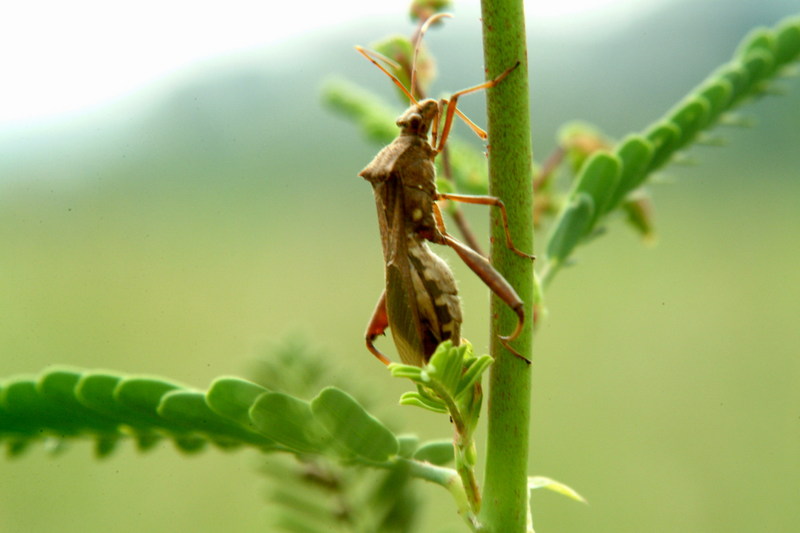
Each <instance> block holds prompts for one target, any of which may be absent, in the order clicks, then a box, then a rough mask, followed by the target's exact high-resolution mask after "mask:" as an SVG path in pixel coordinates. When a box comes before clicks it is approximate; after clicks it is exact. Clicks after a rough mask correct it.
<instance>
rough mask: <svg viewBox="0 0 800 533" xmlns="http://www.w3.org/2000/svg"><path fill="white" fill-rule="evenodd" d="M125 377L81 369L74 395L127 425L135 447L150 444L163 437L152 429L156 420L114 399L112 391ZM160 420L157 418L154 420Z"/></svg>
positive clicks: (142, 449)
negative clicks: (133, 438)
mask: <svg viewBox="0 0 800 533" xmlns="http://www.w3.org/2000/svg"><path fill="white" fill-rule="evenodd" d="M123 379H125V376H123V375H119V374H112V373H110V372H104V371H91V370H90V371H85V372H84V373H83V376H82V377H81V380H80V381H79V382H78V384H77V385H76V386H75V398H76V399H77V400H78V401H79V402H80V403H81V404H82V405H84V406H86V407H88V408H90V409H92V410H93V411H96V412H98V413H102V414H104V415H105V416H107V417H108V418H112V419H114V420H117V421H119V423H121V424H125V425H126V426H127V427H129V428H130V429H131V430H132V431H133V433H134V436H135V438H136V444H137V447H138V448H139V450H141V451H145V450H148V449H150V448H152V447H154V446H155V445H156V444H157V443H158V442H159V441H160V440H161V439H162V438H163V437H162V436H161V435H160V434H159V433H157V432H156V428H157V425H158V424H157V423H155V422H156V421H154V420H151V419H148V420H145V419H144V417H143V416H142V414H141V413H139V412H138V411H136V410H134V409H131V408H130V407H127V406H125V405H123V404H121V403H119V402H117V400H116V398H115V396H114V393H115V391H116V390H117V387H118V386H119V384H120V382H121V381H122V380H123ZM157 422H158V423H160V420H159V421H157Z"/></svg>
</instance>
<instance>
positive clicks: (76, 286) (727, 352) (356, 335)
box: [0, 0, 800, 533]
mask: <svg viewBox="0 0 800 533" xmlns="http://www.w3.org/2000/svg"><path fill="white" fill-rule="evenodd" d="M795 7H796V6H795ZM791 12H792V2H783V1H781V2H778V1H776V2H770V3H762V4H758V5H756V4H755V3H749V2H723V1H721V0H719V1H710V2H698V3H689V2H674V3H672V4H667V5H666V6H665V7H663V8H662V9H661V10H659V11H657V12H654V13H652V14H651V15H649V16H648V17H646V18H644V19H641V20H636V21H635V23H632V24H631V25H630V26H628V27H626V28H624V29H617V30H616V31H614V32H608V33H605V34H602V35H600V34H597V35H586V36H585V37H583V38H580V39H575V37H574V36H572V37H570V38H569V39H565V38H564V37H561V36H559V35H558V34H557V33H555V32H549V33H548V32H547V31H537V26H536V24H535V22H534V23H532V24H530V25H529V26H530V27H531V43H530V64H531V76H532V93H533V98H534V99H533V109H532V111H533V119H534V128H535V133H534V151H535V154H536V155H537V159H538V160H543V159H544V158H545V157H546V155H547V154H548V153H549V151H550V150H552V149H553V147H554V136H555V132H556V130H557V128H558V126H559V125H560V124H562V123H564V122H565V121H568V120H572V119H576V118H579V119H585V120H588V121H590V122H593V123H595V124H597V125H598V126H599V127H601V128H602V129H603V130H604V131H605V132H607V133H608V134H609V135H612V136H616V137H621V136H622V135H624V134H626V133H628V132H631V131H640V130H642V129H643V128H644V127H645V126H646V125H647V124H648V123H649V122H651V121H652V120H655V119H656V118H658V117H659V116H661V115H662V114H663V113H664V112H665V111H666V110H667V109H668V108H669V107H670V106H671V105H672V104H673V103H675V102H676V101H677V100H679V99H680V98H681V97H682V96H683V95H684V94H685V93H686V92H687V91H688V90H690V89H691V88H692V87H693V86H694V85H696V84H697V83H698V82H699V81H701V80H702V79H703V78H704V77H705V76H706V75H707V74H708V73H709V72H710V71H711V70H713V68H714V67H716V66H717V65H719V64H722V63H723V62H725V61H727V60H728V59H729V57H730V56H731V54H732V52H733V50H734V48H735V46H736V44H737V43H738V42H739V40H740V39H741V38H742V37H743V36H744V34H745V33H746V31H747V30H748V29H749V28H751V27H753V26H755V25H758V24H766V25H773V24H774V23H775V22H777V20H779V19H780V18H781V17H783V16H785V15H787V14H791ZM456 13H457V14H458V18H456V19H454V20H453V21H452V24H451V23H450V22H448V23H447V26H446V27H445V28H444V29H441V30H435V31H433V32H431V34H430V36H429V39H428V44H429V46H430V47H431V49H432V51H433V52H434V53H435V54H436V55H437V57H438V59H439V70H440V73H441V76H440V78H439V81H438V85H437V87H436V88H437V89H438V90H441V91H446V90H452V89H456V88H461V87H465V86H468V85H470V84H473V83H475V82H477V81H479V80H480V79H481V77H482V68H481V63H482V60H481V52H480V35H479V33H478V32H479V26H478V24H477V22H476V14H474V13H472V12H466V13H465V12H459V11H458V10H456ZM539 29H540V30H541V28H539ZM397 31H401V32H404V33H410V31H411V25H410V23H408V22H407V21H406V20H384V19H380V20H376V21H367V22H365V23H363V24H361V25H357V26H353V27H344V28H338V29H335V30H329V31H327V32H315V34H314V35H307V36H304V37H302V38H298V39H295V40H293V41H291V42H288V43H283V44H282V45H281V46H280V47H273V48H269V49H263V50H252V51H249V52H246V53H241V54H237V55H231V56H225V57H220V58H217V59H214V60H208V61H206V62H203V63H201V64H197V65H194V66H192V67H189V68H186V69H184V70H182V71H180V72H176V73H174V74H173V75H171V76H170V77H168V78H165V79H163V80H161V81H159V82H157V83H154V84H151V85H150V86H148V87H147V88H145V89H142V90H140V91H138V92H136V93H133V94H130V95H128V96H126V97H125V98H122V99H120V100H118V101H116V102H114V103H111V104H106V105H103V106H102V107H98V108H95V109H93V110H92V111H87V112H85V113H82V114H75V115H72V116H71V117H70V118H65V119H62V120H52V121H39V122H37V123H35V124H31V125H27V126H19V125H17V126H15V127H14V128H8V127H5V128H4V127H0V243H2V247H1V248H0V274H1V275H0V295H1V298H0V353H2V356H1V357H0V375H4V376H7V375H11V374H16V373H35V372H38V371H40V370H42V369H44V368H45V367H47V366H48V365H52V364H59V363H60V364H73V365H78V366H83V367H91V368H111V369H116V370H119V371H124V372H133V373H148V374H158V375H164V376H168V377H171V378H174V379H177V380H180V381H182V382H184V383H187V384H190V385H193V386H196V387H199V388H204V387H206V386H207V385H208V383H209V382H210V380H211V379H213V378H214V377H216V376H219V375H222V374H236V375H242V376H246V375H247V372H248V369H249V368H250V366H249V365H251V364H252V361H253V360H255V359H256V358H257V357H259V356H263V354H265V353H267V352H268V351H269V346H270V345H272V344H273V343H280V342H282V341H285V340H286V339H292V338H297V337H300V338H305V339H307V340H308V343H309V344H310V345H311V346H313V347H315V348H318V349H323V350H325V351H326V352H327V353H328V354H329V357H330V361H331V362H332V364H334V365H335V366H338V367H340V369H341V371H342V373H343V374H347V375H349V376H350V377H351V378H353V379H355V380H358V381H360V382H362V384H363V385H364V386H366V387H371V388H373V389H374V390H375V391H380V404H379V407H378V408H377V410H378V411H379V412H381V413H386V414H387V416H393V417H396V418H398V419H401V420H404V424H405V428H406V429H407V430H410V431H415V432H417V433H420V434H421V435H422V436H423V437H424V438H434V437H447V436H449V429H448V427H447V425H446V421H445V420H443V419H442V418H441V417H437V416H435V415H432V414H430V413H425V412H421V411H415V410H414V409H411V408H403V409H401V408H399V407H395V406H394V405H395V403H396V400H397V398H398V396H399V394H400V393H401V392H402V391H403V390H405V389H406V385H405V384H404V383H401V382H397V381H395V380H392V379H391V378H390V377H389V375H388V373H387V372H386V370H385V369H384V368H383V367H382V365H380V364H379V363H377V362H376V361H375V360H374V359H373V358H372V357H371V356H370V355H369V354H368V353H367V352H366V351H365V350H364V348H363V340H362V333H363V329H364V327H365V325H366V322H367V320H368V318H369V316H370V313H371V311H372V309H373V306H374V304H375V301H376V299H377V297H378V295H379V293H380V290H381V286H382V283H383V269H382V268H383V267H382V262H381V252H380V242H379V240H378V231H377V227H376V224H375V214H374V203H373V201H372V191H371V189H370V187H369V186H368V185H367V184H366V183H364V182H363V180H361V179H360V178H358V177H357V173H358V171H359V170H360V169H361V168H362V167H363V166H364V165H365V164H366V163H367V162H368V161H369V160H370V158H371V157H372V155H373V154H374V153H375V152H376V150H377V148H376V147H374V146H370V145H368V144H367V143H365V142H364V141H363V140H362V139H361V138H360V135H359V133H358V132H357V131H356V129H355V128H354V127H353V126H351V125H350V124H348V123H346V122H345V121H342V120H341V119H339V118H337V117H335V116H333V115H331V114H330V113H329V112H327V111H325V110H323V109H322V108H321V106H320V104H319V91H320V87H321V84H322V82H323V80H325V79H327V78H328V77H330V76H332V75H336V76H342V77H348V78H349V79H350V80H353V81H355V82H357V83H359V84H361V85H363V86H365V87H368V88H370V89H374V90H375V91H376V92H378V93H379V94H382V95H384V96H386V98H387V99H388V98H390V97H392V96H394V95H393V92H392V90H391V88H390V84H389V83H388V82H387V80H386V79H385V78H383V77H382V75H381V74H380V73H378V72H377V70H375V69H374V68H372V67H370V66H369V65H368V64H367V63H366V62H365V61H364V60H363V59H361V58H360V57H358V56H357V55H356V54H355V53H354V52H353V50H352V45H353V44H355V43H361V44H367V43H369V42H371V41H373V40H375V39H377V38H380V37H382V36H384V35H386V34H388V33H394V32H397ZM783 86H784V87H786V88H787V89H788V95H787V96H782V97H770V98H767V99H764V100H763V101H759V102H757V103H756V104H755V105H748V106H747V107H745V108H744V109H743V114H744V115H745V116H747V117H749V118H751V119H752V120H754V121H755V122H756V124H757V126H756V127H755V128H752V129H732V128H719V129H717V130H716V131H715V133H719V134H721V135H723V136H724V137H725V138H726V139H727V140H728V142H729V145H728V146H727V147H725V148H721V149H720V148H707V147H696V148H694V149H693V150H692V151H691V155H692V157H693V159H695V160H696V161H697V164H696V165H695V166H675V165H672V166H669V167H667V169H666V172H665V173H663V175H662V177H663V178H664V179H663V180H662V183H660V184H657V185H654V186H653V187H652V188H651V191H652V192H653V194H654V197H655V201H656V216H657V219H656V223H657V228H658V232H659V242H658V246H657V247H655V248H652V249H648V248H645V247H643V246H641V244H640V243H639V242H638V240H637V239H636V237H635V236H634V235H633V234H632V233H631V232H630V231H628V230H627V228H624V227H623V225H622V224H621V223H620V222H619V221H617V222H616V223H612V224H611V225H610V228H609V229H610V230H611V231H610V232H609V234H608V235H606V236H604V237H602V238H601V239H599V240H597V241H596V242H594V243H592V244H591V245H590V246H587V247H585V248H581V249H580V250H579V251H578V259H579V263H578V265H577V266H576V267H575V268H571V269H567V270H565V271H563V272H562V273H561V275H560V276H559V277H558V278H557V280H556V282H555V284H554V285H553V287H552V289H551V290H550V291H549V293H548V295H547V296H548V302H547V303H548V306H549V312H550V314H549V317H548V319H547V320H546V321H545V322H544V323H543V325H542V328H541V332H540V335H539V338H538V340H537V345H536V348H535V357H534V367H533V371H534V397H533V413H534V419H533V421H532V439H533V441H532V447H531V473H532V474H540V475H547V476H550V477H554V478H556V479H558V480H560V481H563V482H566V483H568V484H570V485H571V486H573V487H574V488H576V489H577V490H578V491H580V492H581V493H582V494H583V495H584V496H586V497H587V498H588V499H589V502H590V505H589V506H582V505H579V504H576V503H573V502H571V501H568V500H566V499H563V498H561V497H558V496H554V495H550V494H537V495H535V496H534V502H535V524H536V528H537V531H538V532H539V533H547V532H555V531H559V532H561V533H566V532H589V531H591V532H597V531H615V532H617V533H625V532H631V533H633V532H643V531H647V532H651V533H657V532H673V531H698V532H716V531H725V532H731V531H759V532H760V531H765V532H766V531H769V532H793V531H800V505H798V496H800V386H799V385H800V357H798V355H800V354H799V352H800V328H798V326H797V325H796V322H797V318H798V316H800V314H799V313H798V301H800V273H799V272H800V268H798V264H800V247H799V246H798V237H797V232H798V230H800V211H799V210H798V209H797V205H798V198H800V184H798V178H799V177H800V83H798V81H797V80H796V79H790V80H787V81H785V82H783ZM480 103H481V98H480V97H478V96H476V97H474V98H473V97H472V96H470V97H469V99H466V98H465V101H464V108H465V110H466V112H467V113H468V114H470V116H472V117H473V118H475V119H476V120H477V121H478V122H479V123H483V121H482V119H481V114H480ZM401 108H402V105H401V104H400V103H398V105H397V109H398V111H399V110H400V109H401ZM459 133H460V134H461V135H463V136H465V137H466V136H467V134H468V132H466V133H465V132H464V129H461V130H459ZM468 213H469V215H470V216H471V217H472V225H473V226H474V227H476V228H478V230H479V231H481V232H483V234H484V235H485V227H486V226H487V221H488V215H487V213H486V212H485V210H483V209H480V208H478V209H468ZM540 242H541V241H540ZM444 255H445V256H447V257H448V259H449V260H450V264H451V265H452V266H453V268H454V270H455V271H456V275H457V278H458V279H459V282H460V288H461V291H462V294H463V299H464V308H465V313H466V320H465V325H464V332H465V335H466V336H468V337H469V338H470V340H472V342H473V343H474V344H475V345H476V347H477V348H478V349H480V350H485V349H486V346H487V332H486V328H487V325H486V324H487V315H486V306H485V303H486V300H487V291H486V288H485V287H484V286H483V285H482V284H481V282H480V281H479V280H477V279H476V278H475V277H474V276H473V275H472V274H471V273H470V272H469V271H468V270H467V269H466V268H465V267H463V265H461V264H460V262H458V261H457V260H455V259H454V258H453V257H452V256H450V255H448V254H444ZM383 346H384V347H386V348H387V349H389V350H390V349H391V348H389V343H388V341H384V343H383ZM256 464H257V458H256V456H255V455H253V454H250V453H247V452H244V453H241V452H240V453H234V454H225V453H222V452H217V451H209V452H207V453H203V454H200V455H198V456H193V457H186V456H183V455H181V454H179V453H178V452H177V451H175V450H174V449H173V448H172V447H171V446H169V445H163V446H161V447H160V448H158V449H156V450H155V451H154V452H151V453H149V454H146V455H141V454H139V453H137V452H135V451H134V450H133V449H132V448H131V447H130V446H126V447H123V449H122V450H120V452H118V453H117V454H115V455H114V456H112V457H111V458H109V459H107V460H104V461H102V462H98V461H96V460H94V459H93V458H92V456H91V446H90V444H88V443H86V444H77V445H76V446H74V447H72V448H71V449H70V450H68V451H67V452H66V453H63V454H61V455H58V456H56V457H53V456H51V455H50V454H48V452H47V451H46V450H45V449H42V448H41V447H38V448H36V449H34V450H32V451H31V452H29V453H28V454H27V455H26V456H24V457H23V458H21V459H19V460H15V461H4V462H0V531H2V532H4V533H23V532H25V533H28V532H35V531H61V532H78V531H80V532H86V531H115V532H134V531H136V532H138V531H168V530H169V531H171V530H177V531H196V532H216V531H242V532H249V531H253V532H255V531H265V530H268V528H267V526H266V525H265V524H266V523H267V522H268V517H267V516H265V515H268V513H269V507H267V506H265V503H264V500H263V490H262V488H263V487H262V481H260V480H259V478H258V475H257V474H256V472H255V468H254V465H256ZM419 491H420V493H421V494H423V495H424V497H425V498H428V499H430V505H429V506H428V510H427V514H426V518H425V521H424V522H423V524H424V527H422V528H421V530H422V531H426V532H427V531H432V532H438V531H460V530H461V529H460V528H461V525H460V523H459V519H458V518H457V517H456V516H455V509H454V507H453V505H452V504H451V502H450V501H449V500H448V498H447V497H445V496H444V495H443V494H440V492H441V491H440V490H439V489H438V488H436V487H431V486H428V485H425V484H423V483H421V482H420V483H419Z"/></svg>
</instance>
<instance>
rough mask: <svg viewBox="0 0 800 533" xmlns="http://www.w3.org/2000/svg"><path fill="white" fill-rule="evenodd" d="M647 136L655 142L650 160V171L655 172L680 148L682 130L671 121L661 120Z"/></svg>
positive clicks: (646, 133)
mask: <svg viewBox="0 0 800 533" xmlns="http://www.w3.org/2000/svg"><path fill="white" fill-rule="evenodd" d="M645 137H646V138H647V140H648V141H650V142H651V143H652V144H653V157H652V159H651V160H650V168H648V172H654V171H656V170H658V169H659V168H661V166H662V165H664V163H666V162H667V161H669V159H670V157H672V154H674V153H675V150H677V149H678V147H679V146H680V140H681V137H682V132H681V130H680V128H679V127H678V126H676V125H675V124H673V123H671V122H660V123H657V124H654V125H653V126H652V127H651V128H650V129H649V130H647V132H645Z"/></svg>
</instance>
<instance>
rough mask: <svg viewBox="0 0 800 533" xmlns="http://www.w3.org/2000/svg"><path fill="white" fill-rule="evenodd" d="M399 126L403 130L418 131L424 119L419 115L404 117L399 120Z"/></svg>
mask: <svg viewBox="0 0 800 533" xmlns="http://www.w3.org/2000/svg"><path fill="white" fill-rule="evenodd" d="M397 125H398V126H399V127H401V128H407V129H411V130H418V129H419V128H420V126H421V125H422V117H421V116H420V115H419V114H418V113H410V114H407V115H403V116H402V117H400V118H399V119H397Z"/></svg>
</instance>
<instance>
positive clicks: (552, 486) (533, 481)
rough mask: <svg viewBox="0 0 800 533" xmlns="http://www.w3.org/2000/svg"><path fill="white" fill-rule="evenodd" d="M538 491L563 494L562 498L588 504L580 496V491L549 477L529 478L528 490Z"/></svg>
mask: <svg viewBox="0 0 800 533" xmlns="http://www.w3.org/2000/svg"><path fill="white" fill-rule="evenodd" d="M536 489H546V490H549V491H552V492H555V493H557V494H561V495H562V496H566V497H567V498H570V499H571V500H575V501H576V502H581V503H587V502H586V498H584V497H583V496H581V495H580V494H578V491H576V490H575V489H573V488H572V487H570V486H568V485H565V484H564V483H561V482H560V481H556V480H555V479H550V478H549V477H544V476H531V477H529V478H528V490H529V491H534V490H536Z"/></svg>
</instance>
